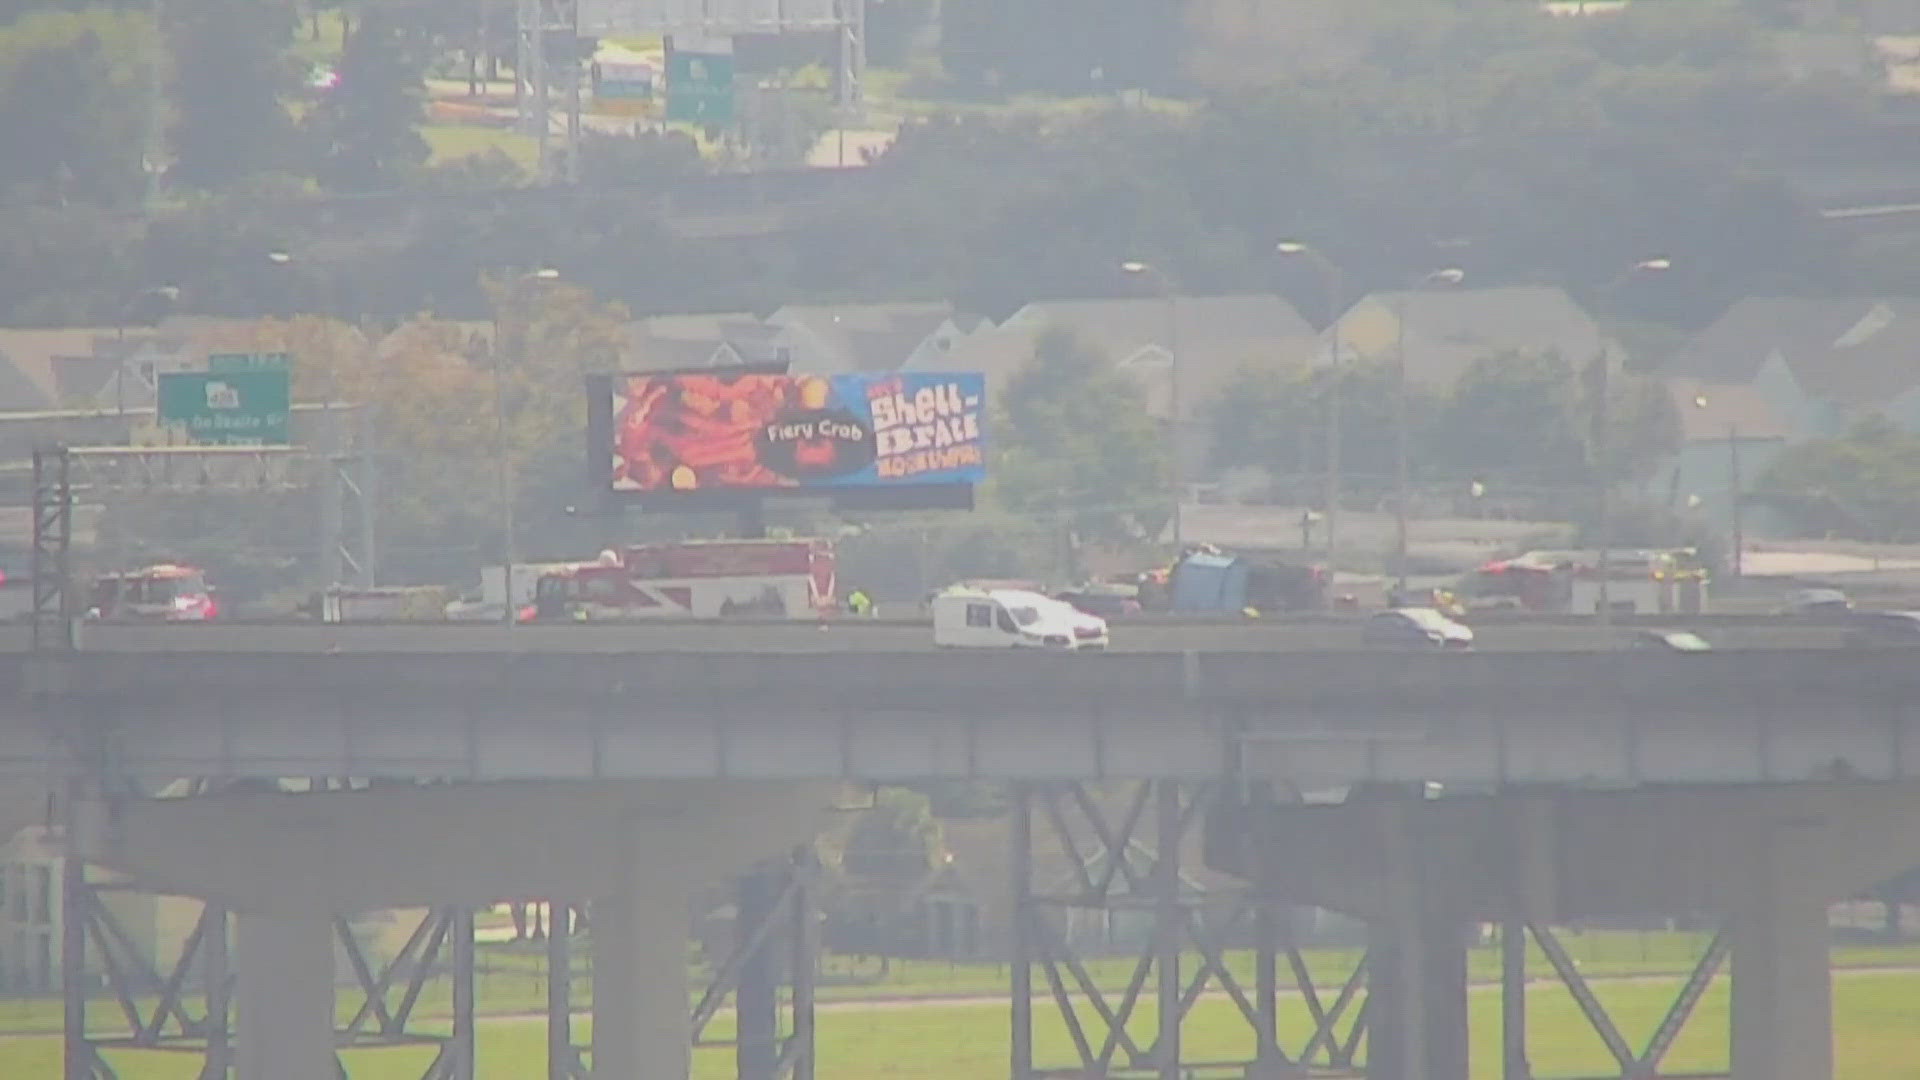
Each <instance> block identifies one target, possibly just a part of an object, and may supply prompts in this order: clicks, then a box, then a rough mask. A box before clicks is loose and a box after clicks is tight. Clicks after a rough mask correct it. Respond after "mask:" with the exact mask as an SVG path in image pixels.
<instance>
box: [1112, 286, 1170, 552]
mask: <svg viewBox="0 0 1920 1080" xmlns="http://www.w3.org/2000/svg"><path fill="white" fill-rule="evenodd" d="M1120 269H1121V271H1122V272H1123V273H1127V274H1133V275H1136V276H1143V277H1151V278H1152V279H1153V280H1154V283H1155V284H1156V285H1158V286H1159V289H1160V297H1161V299H1162V300H1163V301H1164V302H1165V304H1166V315H1165V317H1166V326H1165V327H1164V330H1165V336H1166V340H1167V443H1168V448H1167V472H1168V481H1169V483H1170V484H1171V486H1172V487H1173V518H1172V522H1171V524H1172V528H1173V549H1174V551H1175V552H1176V553H1178V552H1181V551H1183V550H1185V546H1186V533H1185V530H1184V529H1183V528H1182V522H1181V511H1180V504H1181V502H1182V501H1183V500H1182V498H1181V496H1182V495H1183V494H1184V493H1183V492H1182V491H1181V488H1182V487H1183V486H1184V484H1185V474H1186V470H1185V468H1184V467H1183V465H1182V462H1181V460H1180V459H1181V451H1182V439H1181V438H1180V436H1181V433H1182V429H1183V427H1184V425H1183V424H1182V423H1181V420H1182V417H1181V415H1180V294H1179V290H1178V289H1177V288H1175V286H1174V283H1173V279H1172V278H1171V277H1168V276H1167V274H1166V272H1165V271H1163V270H1161V269H1160V268H1159V267H1157V266H1154V265H1153V264H1152V263H1146V262H1141V261H1140V260H1138V259H1129V260H1127V261H1126V262H1123V263H1121V264H1120Z"/></svg>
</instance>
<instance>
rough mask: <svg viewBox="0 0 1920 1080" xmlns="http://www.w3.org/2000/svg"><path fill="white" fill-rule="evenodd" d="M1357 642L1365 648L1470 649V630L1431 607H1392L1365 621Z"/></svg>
mask: <svg viewBox="0 0 1920 1080" xmlns="http://www.w3.org/2000/svg"><path fill="white" fill-rule="evenodd" d="M1360 640H1361V641H1362V642H1364V643H1365V644H1368V645H1388V646H1399V647H1401V648H1406V647H1420V648H1432V649H1471V648H1473V629H1472V628H1471V627H1469V626H1465V625H1463V624H1461V623H1457V622H1455V621H1453V620H1452V619H1449V618H1447V617H1446V616H1445V615H1442V614H1441V613H1440V612H1438V611H1435V610H1434V609H1433V608H1420V607H1407V608H1393V609H1391V610H1388V611H1382V612H1379V613H1377V614H1375V615H1373V616H1371V617H1370V618H1368V619H1367V624H1366V626H1365V628H1364V629H1362V630H1361V632H1360Z"/></svg>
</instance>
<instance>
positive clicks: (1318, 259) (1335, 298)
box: [1273, 240, 1346, 574]
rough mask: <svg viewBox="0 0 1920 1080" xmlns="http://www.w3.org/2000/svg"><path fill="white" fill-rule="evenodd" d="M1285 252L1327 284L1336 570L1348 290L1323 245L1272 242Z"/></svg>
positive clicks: (1328, 495)
mask: <svg viewBox="0 0 1920 1080" xmlns="http://www.w3.org/2000/svg"><path fill="white" fill-rule="evenodd" d="M1273 249H1274V250H1275V251H1277V252H1279V253H1280V254H1282V255H1299V256H1303V257H1305V258H1306V259H1308V260H1309V261H1311V262H1312V263H1313V265H1314V267H1315V268H1316V269H1317V270H1319V271H1320V278H1321V283H1322V284H1323V285H1324V286H1325V288H1326V301H1327V348H1328V354H1327V453H1326V458H1327V460H1326V476H1325V492H1324V494H1323V495H1322V498H1323V500H1324V501H1325V503H1326V505H1325V507H1324V515H1325V525H1324V532H1325V534H1326V546H1327V572H1328V573H1329V574H1331V573H1333V572H1334V570H1335V566H1334V561H1335V557H1336V555H1337V553H1338V551H1339V535H1340V487H1341V483H1340V481H1341V475H1340V447H1341V444H1342V443H1343V442H1344V441H1345V437H1344V435H1343V433H1342V432H1341V415H1340V414H1341V410H1342V402H1341V397H1342V393H1341V386H1340V381H1341V379H1340V377H1341V375H1342V371H1341V364H1340V317H1341V316H1342V315H1344V314H1346V312H1345V311H1344V310H1343V309H1342V307H1341V300H1342V294H1343V293H1344V292H1345V279H1344V275H1342V274H1341V272H1340V268H1339V267H1338V266H1336V265H1335V264H1334V262H1333V260H1332V259H1329V258H1327V257H1326V255H1325V254H1323V253H1322V252H1321V251H1320V249H1318V248H1316V247H1314V246H1313V245H1311V244H1307V243H1302V242H1301V241H1298V240H1282V241H1280V242H1279V243H1277V244H1275V245H1274V246H1273Z"/></svg>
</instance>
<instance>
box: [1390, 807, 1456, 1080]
mask: <svg viewBox="0 0 1920 1080" xmlns="http://www.w3.org/2000/svg"><path fill="white" fill-rule="evenodd" d="M1418 808H1419V807H1418V804H1417V803H1415V804H1414V805H1413V806H1411V807H1410V806H1408V805H1407V800H1405V799H1399V798H1389V799H1386V800H1384V801H1382V802H1381V803H1380V805H1379V806H1378V807H1377V811H1378V814H1379V819H1380V827H1381V831H1382V836H1381V840H1382V845H1383V849H1384V852H1383V853H1384V855H1385V866H1384V870H1385V885H1386V890H1385V901H1386V902H1385V905H1384V906H1385V908H1386V911H1385V913H1384V918H1379V919H1376V920H1374V921H1373V922H1372V923H1371V924H1370V925H1369V927H1368V937H1369V939H1370V940H1369V942H1368V949H1367V953H1368V959H1367V969H1368V970H1367V988H1368V989H1367V1001H1368V1005H1367V1076H1368V1078H1369V1080H1467V918H1466V916H1465V915H1464V914H1461V913H1459V912H1456V911H1454V910H1452V909H1451V907H1450V905H1448V904H1447V903H1446V901H1445V896H1444V890H1441V889H1437V888H1434V887H1433V883H1432V882H1431V881H1430V877H1431V875H1430V874H1428V873H1426V872H1425V867H1424V866H1423V863H1422V860H1421V859H1420V857H1419V849H1418V847H1417V846H1416V844H1415V839H1414V836H1413V834H1412V821H1411V820H1410V819H1411V818H1412V815H1413V812H1414V811H1417V810H1418Z"/></svg>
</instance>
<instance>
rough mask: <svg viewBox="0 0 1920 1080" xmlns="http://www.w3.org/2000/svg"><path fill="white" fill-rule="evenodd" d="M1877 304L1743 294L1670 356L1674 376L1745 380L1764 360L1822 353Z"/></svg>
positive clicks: (1749, 377)
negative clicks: (1745, 295) (1774, 357)
mask: <svg viewBox="0 0 1920 1080" xmlns="http://www.w3.org/2000/svg"><path fill="white" fill-rule="evenodd" d="M1876 302H1877V301H1875V300H1872V299H1862V298H1839V299H1833V298H1825V297H1803V296H1749V297H1746V298H1744V299H1741V300H1737V301H1735V302H1734V303H1733V305H1732V306H1730V307H1728V308H1727V310H1726V312H1725V313H1724V314H1722V315H1721V316H1720V317H1719V318H1718V319H1715V320H1714V321H1713V323H1712V324H1711V325H1709V326H1708V327H1707V328H1706V329H1705V330H1702V331H1700V333H1699V334H1698V335H1696V336H1695V337H1694V339H1693V341H1691V342H1690V343H1688V345H1687V346H1686V347H1685V348H1683V349H1681V350H1680V352H1679V353H1678V354H1676V355H1675V356H1674V358H1673V359H1672V361H1671V362H1670V363H1669V364H1668V367H1669V368H1670V369H1671V370H1672V371H1673V372H1674V373H1675V374H1678V375H1687V376H1691V377H1693V378H1698V379H1705V380H1708V381H1710V382H1718V383H1736V382H1746V381H1748V380H1750V379H1752V378H1753V377H1754V376H1755V375H1757V374H1759V371H1760V369H1761V367H1763V366H1765V364H1766V362H1767V357H1769V356H1771V355H1772V354H1773V353H1775V352H1778V353H1780V354H1781V355H1782V356H1784V357H1789V358H1791V357H1793V356H1797V355H1805V354H1807V353H1817V352H1821V351H1824V350H1825V349H1826V348H1827V347H1829V346H1830V345H1831V344H1832V343H1833V342H1834V341H1836V340H1838V339H1839V337H1840V336H1841V335H1842V334H1844V333H1846V332H1847V330H1848V329H1849V328H1850V327H1852V326H1854V325H1855V324H1857V323H1858V322H1859V321H1860V320H1861V318H1862V317H1863V316H1864V315H1865V314H1866V313H1867V312H1868V311H1869V310H1870V309H1871V308H1872V307H1873V305H1874V304H1875V303H1876Z"/></svg>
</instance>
